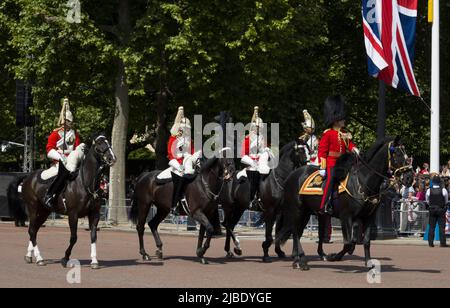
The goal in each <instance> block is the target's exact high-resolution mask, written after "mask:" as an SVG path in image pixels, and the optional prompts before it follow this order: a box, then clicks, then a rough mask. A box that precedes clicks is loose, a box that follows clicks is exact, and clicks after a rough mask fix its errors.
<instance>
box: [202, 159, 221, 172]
mask: <svg viewBox="0 0 450 308" xmlns="http://www.w3.org/2000/svg"><path fill="white" fill-rule="evenodd" d="M218 160H219V159H218V158H217V157H213V158H210V159H208V160H207V161H206V162H205V163H204V164H203V165H202V166H201V168H200V172H204V171H208V170H209V169H211V167H212V166H213V165H214V164H215V163H216V162H217V161H218Z"/></svg>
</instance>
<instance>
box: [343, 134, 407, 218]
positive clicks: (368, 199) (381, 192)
mask: <svg viewBox="0 0 450 308" xmlns="http://www.w3.org/2000/svg"><path fill="white" fill-rule="evenodd" d="M391 145H392V142H390V143H389V145H388V169H391V168H392V161H391V150H390V149H391ZM401 150H402V152H403V154H404V155H405V156H406V153H405V151H404V150H403V149H402V148H401ZM356 157H357V159H358V162H362V164H363V165H364V166H365V167H366V168H367V169H369V170H370V171H371V172H373V173H374V174H375V175H377V176H379V177H381V178H382V179H384V180H387V181H389V182H390V180H391V179H390V178H389V177H387V176H385V175H384V174H381V173H380V172H378V171H377V170H375V169H374V168H373V167H371V166H370V165H369V163H367V162H366V161H365V160H364V159H362V157H361V156H360V155H359V154H357V155H356ZM410 169H411V166H409V165H407V166H402V167H400V168H397V169H395V171H394V173H393V174H394V176H395V175H396V174H397V173H398V172H403V170H410ZM358 170H359V168H358V169H356V170H355V171H353V174H355V176H356V181H357V184H358V192H359V193H360V194H361V195H362V196H363V199H359V198H356V197H355V196H353V195H352V194H351V193H350V192H349V191H348V190H347V189H346V192H347V193H348V195H349V196H350V197H351V198H353V199H354V200H355V201H356V202H358V203H360V202H359V201H360V200H362V201H363V204H362V205H364V204H366V203H367V202H370V203H372V204H373V205H374V207H373V208H372V210H371V213H373V212H374V211H375V209H376V208H377V205H378V204H379V202H378V200H379V199H380V196H381V195H382V194H383V193H385V192H386V191H388V190H389V189H391V187H393V185H392V184H391V183H390V184H389V185H387V186H386V188H384V189H383V190H380V191H379V192H377V193H376V194H373V195H369V196H365V195H366V193H365V192H364V191H361V187H362V186H363V185H364V186H365V188H366V189H368V190H369V191H372V189H371V188H370V187H369V186H368V185H367V184H366V183H363V185H362V184H361V182H360V180H359V176H358V175H356V171H358ZM374 198H375V199H374ZM371 199H372V200H371ZM360 204H361V203H360Z"/></svg>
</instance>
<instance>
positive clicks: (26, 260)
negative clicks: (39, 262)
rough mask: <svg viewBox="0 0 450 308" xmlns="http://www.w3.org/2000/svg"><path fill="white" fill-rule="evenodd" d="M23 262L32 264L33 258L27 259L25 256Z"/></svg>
mask: <svg viewBox="0 0 450 308" xmlns="http://www.w3.org/2000/svg"><path fill="white" fill-rule="evenodd" d="M25 262H26V263H28V264H31V263H33V257H27V256H25Z"/></svg>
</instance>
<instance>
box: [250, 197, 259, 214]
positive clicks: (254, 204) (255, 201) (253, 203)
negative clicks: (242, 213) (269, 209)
mask: <svg viewBox="0 0 450 308" xmlns="http://www.w3.org/2000/svg"><path fill="white" fill-rule="evenodd" d="M259 209H261V199H259V198H255V199H253V200H252V201H251V202H250V204H249V206H248V210H249V211H258V210H259Z"/></svg>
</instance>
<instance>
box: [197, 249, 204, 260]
mask: <svg viewBox="0 0 450 308" xmlns="http://www.w3.org/2000/svg"><path fill="white" fill-rule="evenodd" d="M204 255H205V252H204V251H203V249H202V248H199V249H197V257H199V258H203V256H204Z"/></svg>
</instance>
